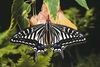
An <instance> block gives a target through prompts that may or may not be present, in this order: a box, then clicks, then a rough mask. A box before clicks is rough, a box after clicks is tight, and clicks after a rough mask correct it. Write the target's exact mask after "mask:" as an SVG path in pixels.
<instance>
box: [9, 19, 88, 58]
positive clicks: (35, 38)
mask: <svg viewBox="0 0 100 67" xmlns="http://www.w3.org/2000/svg"><path fill="white" fill-rule="evenodd" d="M10 41H11V42H13V43H20V44H25V45H28V46H30V47H31V48H32V49H33V50H34V52H35V58H36V57H37V55H38V54H39V53H45V52H47V49H48V46H50V48H51V50H52V51H53V52H59V53H60V54H61V56H62V58H64V53H63V50H64V49H65V48H66V47H67V46H70V45H74V44H81V43H85V42H86V38H85V36H84V35H83V34H81V33H80V32H79V31H78V30H75V29H73V28H70V27H67V26H64V25H60V24H53V23H52V24H51V23H50V20H46V23H45V24H38V25H34V26H31V27H28V28H26V29H23V30H21V31H19V32H17V33H16V34H14V35H13V36H12V38H11V39H10Z"/></svg>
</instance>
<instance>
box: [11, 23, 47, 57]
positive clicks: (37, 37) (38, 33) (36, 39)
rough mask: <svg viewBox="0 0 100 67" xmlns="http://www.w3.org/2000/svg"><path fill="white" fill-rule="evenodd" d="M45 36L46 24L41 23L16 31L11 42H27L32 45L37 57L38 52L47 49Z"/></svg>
mask: <svg viewBox="0 0 100 67" xmlns="http://www.w3.org/2000/svg"><path fill="white" fill-rule="evenodd" d="M45 36H46V34H45V25H44V24H39V25H35V26H33V27H29V28H26V29H24V30H21V31H20V32H18V33H16V34H15V35H14V36H13V37H12V38H11V42H13V43H20V44H26V45H28V46H30V47H32V49H33V50H34V51H35V57H36V56H37V55H38V53H44V52H45V51H46V50H45V49H46V48H47V45H46V38H45Z"/></svg>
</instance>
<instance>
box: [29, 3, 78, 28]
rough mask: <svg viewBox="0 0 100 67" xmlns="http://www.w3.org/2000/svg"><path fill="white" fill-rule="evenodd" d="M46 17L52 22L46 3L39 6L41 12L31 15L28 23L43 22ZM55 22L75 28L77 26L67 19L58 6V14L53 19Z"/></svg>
mask: <svg viewBox="0 0 100 67" xmlns="http://www.w3.org/2000/svg"><path fill="white" fill-rule="evenodd" d="M47 19H49V20H50V21H51V23H54V21H53V20H52V18H50V16H49V13H48V9H47V7H46V5H45V4H43V5H42V8H41V12H39V14H38V15H36V16H32V17H31V19H30V25H31V26H33V25H36V24H45V22H46V20H47ZM55 23H56V24H60V25H65V26H68V27H71V28H73V29H76V30H77V27H76V26H75V25H74V24H73V23H72V22H71V21H70V20H69V19H67V18H66V17H65V15H64V13H63V11H62V10H61V9H60V8H59V10H58V16H57V20H56V21H55Z"/></svg>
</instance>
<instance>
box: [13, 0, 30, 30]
mask: <svg viewBox="0 0 100 67" xmlns="http://www.w3.org/2000/svg"><path fill="white" fill-rule="evenodd" d="M30 11H31V6H30V4H27V3H25V2H24V0H14V1H13V4H12V9H11V13H12V16H11V20H12V19H13V21H12V22H11V24H13V25H12V26H11V27H12V28H13V27H15V25H16V24H19V27H20V28H21V29H24V28H26V27H28V24H29V22H28V20H27V19H28V18H27V16H28V13H29V12H30Z"/></svg>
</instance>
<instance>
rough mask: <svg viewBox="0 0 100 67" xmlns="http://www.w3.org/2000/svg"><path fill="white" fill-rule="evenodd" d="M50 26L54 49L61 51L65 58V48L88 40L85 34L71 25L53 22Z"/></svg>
mask: <svg viewBox="0 0 100 67" xmlns="http://www.w3.org/2000/svg"><path fill="white" fill-rule="evenodd" d="M50 28H51V29H50V30H51V38H52V41H51V46H52V50H53V51H54V52H60V53H61V55H62V57H63V58H64V55H63V50H64V49H65V48H66V47H67V46H70V45H74V44H81V43H84V42H86V38H85V37H84V35H83V34H81V33H80V32H79V31H77V30H74V29H72V28H70V27H67V26H63V25H59V24H51V26H50Z"/></svg>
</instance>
